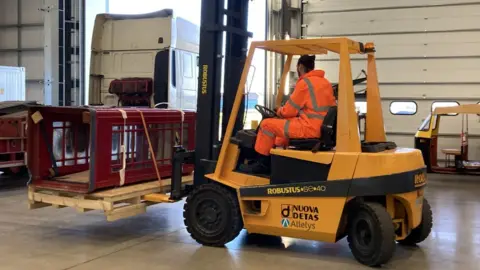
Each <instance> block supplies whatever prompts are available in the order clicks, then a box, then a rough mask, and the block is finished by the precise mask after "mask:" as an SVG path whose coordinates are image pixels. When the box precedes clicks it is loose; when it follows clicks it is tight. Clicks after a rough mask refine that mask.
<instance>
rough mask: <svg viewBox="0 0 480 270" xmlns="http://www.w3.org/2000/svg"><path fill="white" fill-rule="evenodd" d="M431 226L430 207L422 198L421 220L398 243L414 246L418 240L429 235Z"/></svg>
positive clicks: (421, 240) (420, 240)
mask: <svg viewBox="0 0 480 270" xmlns="http://www.w3.org/2000/svg"><path fill="white" fill-rule="evenodd" d="M432 226H433V217H432V208H431V207H430V204H429V203H428V201H427V200H426V199H425V198H424V199H423V207H422V222H421V223H420V225H419V226H418V227H417V228H415V229H413V230H412V231H411V232H410V234H409V235H408V236H407V237H406V238H405V239H403V240H400V241H398V243H399V244H401V245H405V246H414V245H416V244H418V243H420V242H423V241H424V240H425V239H427V237H428V235H430V232H431V231H432Z"/></svg>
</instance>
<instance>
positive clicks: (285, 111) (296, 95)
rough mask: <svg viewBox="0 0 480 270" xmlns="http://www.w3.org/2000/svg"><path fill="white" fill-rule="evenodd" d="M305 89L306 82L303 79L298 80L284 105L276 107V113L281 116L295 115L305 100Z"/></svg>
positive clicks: (306, 87) (306, 88)
mask: <svg viewBox="0 0 480 270" xmlns="http://www.w3.org/2000/svg"><path fill="white" fill-rule="evenodd" d="M307 91H308V86H307V84H306V83H305V82H304V81H303V80H301V81H300V82H298V83H297V85H296V86H295V90H293V93H292V94H291V95H290V98H289V99H288V101H287V102H286V103H285V105H284V106H282V107H280V108H278V110H277V114H278V115H279V116H281V117H283V118H291V117H296V116H297V115H298V113H299V111H300V110H301V109H303V107H304V106H305V103H306V102H307V99H306V98H307V97H306V94H307Z"/></svg>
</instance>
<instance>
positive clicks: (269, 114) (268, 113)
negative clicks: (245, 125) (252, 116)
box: [255, 105, 277, 119]
mask: <svg viewBox="0 0 480 270" xmlns="http://www.w3.org/2000/svg"><path fill="white" fill-rule="evenodd" d="M255 109H256V110H257V111H258V112H259V113H260V114H261V115H262V118H263V119H267V118H275V117H277V113H276V110H275V111H272V110H271V109H269V108H267V107H265V106H261V105H255Z"/></svg>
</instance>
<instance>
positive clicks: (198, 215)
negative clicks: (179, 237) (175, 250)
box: [183, 183, 243, 247]
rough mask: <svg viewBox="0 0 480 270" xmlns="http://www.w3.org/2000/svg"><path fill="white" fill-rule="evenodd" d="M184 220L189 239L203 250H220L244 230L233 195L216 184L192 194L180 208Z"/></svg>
mask: <svg viewBox="0 0 480 270" xmlns="http://www.w3.org/2000/svg"><path fill="white" fill-rule="evenodd" d="M183 218H184V222H185V226H186V227H187V231H188V232H189V233H190V235H191V236H192V238H193V239H195V240H196V241H197V242H198V243H200V244H202V245H206V246H217V247H218V246H223V245H225V244H226V243H228V242H230V241H232V240H233V239H234V238H235V237H237V235H238V234H239V233H240V231H241V230H242V229H243V221H242V216H241V212H240V206H239V204H238V199H237V196H236V194H235V193H234V192H232V191H231V190H229V189H227V188H225V187H223V186H221V185H219V184H216V183H209V184H204V185H201V186H199V187H197V188H195V189H194V190H193V191H192V193H191V194H190V195H189V196H188V197H187V201H186V203H185V205H184V207H183Z"/></svg>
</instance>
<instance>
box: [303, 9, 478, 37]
mask: <svg viewBox="0 0 480 270" xmlns="http://www.w3.org/2000/svg"><path fill="white" fill-rule="evenodd" d="M309 5H310V4H308V5H307V6H309ZM479 14H480V5H472V6H453V7H432V8H417V9H392V10H374V11H362V12H349V13H344V12H340V13H320V14H319V13H313V14H309V13H307V14H305V17H304V21H305V23H306V24H307V25H308V28H307V29H306V32H307V33H306V34H307V35H308V36H329V35H339V33H344V34H361V33H372V34H374V33H394V32H413V31H415V32H417V31H448V30H458V29H475V28H478V25H477V23H478V16H479ZM339 21H342V23H338V22H339Z"/></svg>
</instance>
